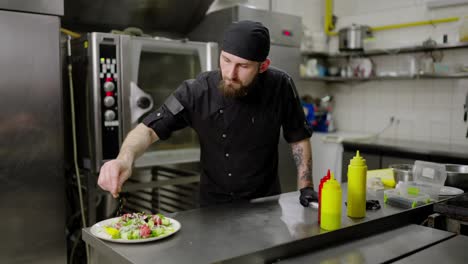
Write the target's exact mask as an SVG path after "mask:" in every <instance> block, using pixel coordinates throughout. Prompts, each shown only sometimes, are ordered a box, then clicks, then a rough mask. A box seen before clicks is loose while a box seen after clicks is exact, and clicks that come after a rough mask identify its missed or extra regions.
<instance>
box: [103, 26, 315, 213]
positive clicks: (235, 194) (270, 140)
mask: <svg viewBox="0 0 468 264" xmlns="http://www.w3.org/2000/svg"><path fill="white" fill-rule="evenodd" d="M269 50H270V36H269V31H268V29H267V28H266V27H265V26H263V25H262V24H261V23H258V22H254V21H239V22H235V23H233V24H231V25H230V26H229V27H228V28H227V29H226V30H225V33H224V39H223V43H222V50H221V54H220V57H219V65H220V69H219V70H216V71H209V72H204V73H201V74H200V75H199V76H197V78H196V79H192V80H187V81H184V82H183V83H182V84H181V85H180V86H179V87H178V88H177V89H176V90H175V91H174V93H173V94H172V95H171V96H169V97H168V98H167V99H166V101H165V103H164V104H163V105H162V106H161V107H160V108H159V109H157V110H156V111H154V112H153V113H151V114H150V115H148V116H147V117H146V118H145V119H144V120H143V122H142V123H141V124H139V125H138V126H137V127H135V128H134V129H133V130H132V131H131V132H130V133H129V134H128V135H127V137H126V139H125V140H124V142H123V144H122V147H121V149H120V153H119V155H118V157H117V158H116V159H114V160H111V161H108V162H106V163H105V164H104V165H103V166H102V167H101V171H100V175H99V179H98V185H99V186H100V187H101V188H102V189H104V190H107V191H109V192H110V193H111V194H112V195H113V196H114V197H117V196H118V194H119V192H120V191H121V188H122V185H123V183H124V182H125V181H126V180H127V179H128V178H129V177H130V176H131V171H132V165H133V162H134V161H135V159H136V158H138V157H139V156H140V155H142V154H143V153H144V151H145V150H146V149H147V148H148V147H149V146H150V145H151V144H153V143H154V142H156V141H158V140H165V139H167V138H169V137H170V135H171V133H172V132H173V131H176V130H179V129H182V128H185V127H187V126H189V127H192V128H193V129H194V130H195V131H196V132H197V134H198V137H199V141H200V149H201V153H200V155H201V156H200V162H201V165H202V173H201V178H200V205H201V206H208V205H217V204H225V203H229V202H233V201H240V200H250V199H254V198H259V197H265V196H270V195H276V194H279V193H281V190H280V183H279V177H278V142H279V136H280V129H283V136H284V138H285V140H286V141H287V142H288V143H289V144H290V146H291V148H292V153H293V156H294V160H295V163H296V166H297V182H298V189H299V190H300V198H299V201H300V203H301V204H302V205H303V206H308V204H309V202H311V201H314V200H315V201H316V200H317V194H316V192H315V191H314V189H313V182H312V154H311V146H310V141H309V138H310V137H311V135H312V130H311V128H310V127H309V125H308V122H307V121H306V119H305V117H304V112H303V110H302V106H301V104H300V100H299V97H298V94H297V92H296V89H295V86H294V82H293V80H292V79H291V77H290V76H289V75H288V74H287V73H285V72H283V71H281V70H279V69H276V68H273V67H270V63H271V61H270V59H269V58H268V53H269ZM298 67H299V66H298Z"/></svg>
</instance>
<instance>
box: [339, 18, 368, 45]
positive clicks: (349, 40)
mask: <svg viewBox="0 0 468 264" xmlns="http://www.w3.org/2000/svg"><path fill="white" fill-rule="evenodd" d="M338 34H339V35H338V36H339V49H340V51H361V50H363V49H364V39H366V38H369V37H372V30H371V28H370V27H369V26H364V25H356V24H352V25H351V26H350V27H347V28H342V29H340V31H339V32H338Z"/></svg>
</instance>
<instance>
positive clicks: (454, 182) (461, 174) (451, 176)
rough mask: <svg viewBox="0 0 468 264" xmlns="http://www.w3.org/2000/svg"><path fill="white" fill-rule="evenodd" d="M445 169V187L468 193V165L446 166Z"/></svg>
mask: <svg viewBox="0 0 468 264" xmlns="http://www.w3.org/2000/svg"><path fill="white" fill-rule="evenodd" d="M445 168H446V169H447V179H446V180H445V185H446V186H452V187H456V188H460V189H463V190H464V191H465V192H468V165H458V164H446V165H445Z"/></svg>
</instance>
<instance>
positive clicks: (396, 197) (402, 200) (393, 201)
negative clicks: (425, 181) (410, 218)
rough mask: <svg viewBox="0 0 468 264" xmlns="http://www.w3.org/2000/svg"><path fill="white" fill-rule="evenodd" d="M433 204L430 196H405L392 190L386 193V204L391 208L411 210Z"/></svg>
mask: <svg viewBox="0 0 468 264" xmlns="http://www.w3.org/2000/svg"><path fill="white" fill-rule="evenodd" d="M430 202H431V198H430V196H429V195H428V194H424V193H419V194H416V195H412V194H411V195H406V194H405V195H403V194H402V192H400V191H399V190H397V189H390V190H385V191H384V203H385V204H389V205H391V206H395V207H399V208H403V209H410V208H414V207H417V206H421V205H425V204H427V203H430Z"/></svg>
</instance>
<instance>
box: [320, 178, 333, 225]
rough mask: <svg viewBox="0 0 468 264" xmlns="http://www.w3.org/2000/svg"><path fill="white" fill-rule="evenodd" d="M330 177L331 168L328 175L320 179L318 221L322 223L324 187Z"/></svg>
mask: <svg viewBox="0 0 468 264" xmlns="http://www.w3.org/2000/svg"><path fill="white" fill-rule="evenodd" d="M329 179H330V169H328V171H327V176H324V177H323V178H322V179H321V180H320V184H319V209H318V222H319V224H320V212H321V211H322V188H323V185H324V184H325V182H326V181H328V180H329Z"/></svg>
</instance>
